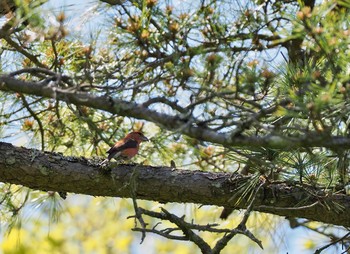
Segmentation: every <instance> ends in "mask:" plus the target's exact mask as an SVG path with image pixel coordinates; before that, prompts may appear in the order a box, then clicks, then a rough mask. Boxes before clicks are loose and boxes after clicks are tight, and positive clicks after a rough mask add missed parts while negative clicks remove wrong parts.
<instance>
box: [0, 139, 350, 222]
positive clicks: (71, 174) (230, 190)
mask: <svg viewBox="0 0 350 254" xmlns="http://www.w3.org/2000/svg"><path fill="white" fill-rule="evenodd" d="M97 165H98V162H96V161H94V160H89V159H86V158H75V157H65V156H63V155H62V154H58V153H49V152H40V151H38V150H35V149H26V148H18V147H14V146H12V145H11V144H7V143H0V181H1V182H6V183H13V184H20V185H24V186H27V187H29V188H32V189H39V190H45V191H67V192H74V193H81V194H87V195H92V196H112V197H127V198H131V197H132V196H133V194H132V191H130V190H131V188H132V186H130V184H129V183H130V180H131V178H132V177H133V175H135V171H137V177H136V178H135V179H133V181H135V184H137V190H136V192H135V193H134V194H135V196H136V198H138V199H145V200H155V201H159V202H162V203H167V202H179V203H198V204H203V205H216V206H225V207H232V208H235V209H246V208H247V207H248V205H249V203H250V201H249V200H247V199H245V198H243V199H240V195H235V196H234V197H233V194H234V193H237V192H238V191H239V188H240V186H241V185H242V184H244V183H246V182H247V181H251V178H252V177H251V176H242V175H239V174H236V175H235V177H234V178H232V174H229V173H210V172H202V171H190V170H174V169H173V168H169V167H152V166H142V165H137V166H135V165H118V166H115V167H114V168H112V169H111V171H110V172H105V171H102V170H101V169H100V168H99V167H98V166H97ZM311 192H312V193H313V195H310V193H311ZM238 199H240V200H239V202H237V201H238ZM316 201H319V203H317V204H316V205H314V204H315V202H316ZM296 204H300V205H302V208H301V209H288V208H291V207H297V205H296ZM349 209H350V196H347V195H342V194H336V195H326V194H325V193H323V192H322V191H321V190H318V189H304V188H301V187H298V186H293V185H287V184H285V183H275V184H273V183H271V184H267V185H266V186H264V187H263V188H262V190H260V191H259V192H258V193H257V195H256V200H255V202H254V208H253V210H254V211H259V212H267V213H272V214H276V215H280V216H288V217H301V218H307V219H310V220H316V221H320V222H325V223H331V224H337V225H342V226H347V227H349V226H350V217H349V213H348V212H347V211H349Z"/></svg>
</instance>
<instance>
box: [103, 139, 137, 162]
mask: <svg viewBox="0 0 350 254" xmlns="http://www.w3.org/2000/svg"><path fill="white" fill-rule="evenodd" d="M137 145H138V143H137V141H135V140H133V139H128V140H122V141H119V142H117V143H116V144H115V145H114V146H113V147H111V149H109V150H108V151H107V153H108V154H109V155H108V159H112V158H113V157H114V156H115V155H116V154H117V153H119V152H121V151H124V150H125V149H129V148H137Z"/></svg>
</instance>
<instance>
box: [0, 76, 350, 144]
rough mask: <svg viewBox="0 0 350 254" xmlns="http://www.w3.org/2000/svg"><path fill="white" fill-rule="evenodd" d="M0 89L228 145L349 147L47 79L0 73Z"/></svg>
mask: <svg viewBox="0 0 350 254" xmlns="http://www.w3.org/2000/svg"><path fill="white" fill-rule="evenodd" d="M0 90H2V91H8V92H19V93H24V94H29V95H36V96H41V97H44V98H54V99H57V100H60V101H65V102H67V103H72V104H75V105H81V106H88V107H92V108H95V109H100V110H103V111H107V112H110V113H112V114H118V115H121V116H128V117H134V118H137V119H144V120H147V121H151V122H154V123H156V124H158V125H160V126H162V127H164V128H166V129H168V130H172V131H178V132H181V133H183V134H185V135H188V136H190V137H192V138H196V139H199V140H202V141H208V142H212V143H216V144H221V145H223V146H225V147H232V146H234V147H249V148H250V149H251V148H252V147H256V149H260V148H261V147H265V148H270V149H281V148H283V149H285V150H286V149H296V148H309V147H327V148H334V149H338V150H339V149H349V148H350V138H348V137H342V136H323V135H320V133H315V134H314V135H313V134H309V135H307V136H306V135H305V136H300V137H297V138H296V137H294V138H292V137H283V136H280V135H277V134H269V135H266V136H261V137H260V136H244V135H241V134H240V135H237V133H236V132H235V131H233V132H226V133H220V132H217V131H215V130H213V129H210V128H208V127H204V126H197V125H196V124H195V123H194V122H193V121H192V119H189V118H188V117H184V116H183V115H170V114H164V113H160V112H157V111H156V110H152V109H149V108H148V107H145V106H143V105H142V104H137V103H134V102H128V101H124V100H121V99H118V98H115V97H111V96H106V95H95V94H92V93H88V92H81V91H75V90H72V89H62V88H59V87H56V86H51V85H48V84H47V81H45V82H29V81H23V80H19V79H16V78H14V77H11V76H10V75H0Z"/></svg>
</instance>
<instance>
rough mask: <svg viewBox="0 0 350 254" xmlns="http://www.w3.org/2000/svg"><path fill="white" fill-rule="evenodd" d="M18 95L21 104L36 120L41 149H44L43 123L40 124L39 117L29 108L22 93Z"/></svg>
mask: <svg viewBox="0 0 350 254" xmlns="http://www.w3.org/2000/svg"><path fill="white" fill-rule="evenodd" d="M20 97H21V99H22V102H23V106H24V107H25V108H26V109H27V110H28V112H29V113H30V114H31V115H32V116H33V118H34V119H35V121H37V123H38V125H39V131H40V135H41V150H42V151H44V150H45V138H44V127H43V124H42V122H41V120H40V118H39V117H38V116H37V114H36V113H35V112H34V111H33V110H32V109H31V108H30V106H29V103H28V102H27V100H26V98H25V97H24V95H23V94H20Z"/></svg>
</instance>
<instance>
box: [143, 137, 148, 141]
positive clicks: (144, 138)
mask: <svg viewBox="0 0 350 254" xmlns="http://www.w3.org/2000/svg"><path fill="white" fill-rule="evenodd" d="M141 140H142V141H149V139H148V138H147V137H145V136H143V137H142V138H141Z"/></svg>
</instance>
